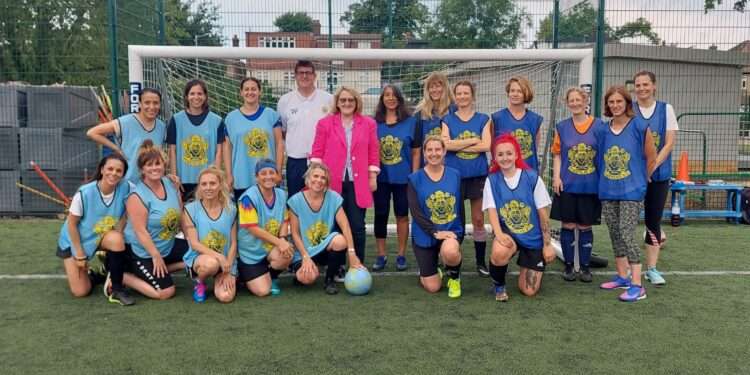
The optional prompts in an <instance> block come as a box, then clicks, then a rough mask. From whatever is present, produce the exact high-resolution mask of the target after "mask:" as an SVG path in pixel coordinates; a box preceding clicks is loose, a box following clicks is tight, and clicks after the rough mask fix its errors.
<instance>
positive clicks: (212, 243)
mask: <svg viewBox="0 0 750 375" xmlns="http://www.w3.org/2000/svg"><path fill="white" fill-rule="evenodd" d="M201 243H202V244H204V245H206V246H207V247H208V248H209V249H211V250H213V251H215V252H217V253H223V252H224V246H226V244H227V238H226V237H224V235H223V234H221V232H219V231H218V230H215V229H212V230H210V231H209V232H208V234H206V236H205V237H203V238H202V239H201Z"/></svg>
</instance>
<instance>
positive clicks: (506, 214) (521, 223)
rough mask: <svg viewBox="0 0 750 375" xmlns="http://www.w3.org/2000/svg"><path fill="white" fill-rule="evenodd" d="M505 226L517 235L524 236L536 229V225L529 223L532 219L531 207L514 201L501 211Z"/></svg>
mask: <svg viewBox="0 0 750 375" xmlns="http://www.w3.org/2000/svg"><path fill="white" fill-rule="evenodd" d="M500 216H502V218H503V221H504V222H505V226H507V227H508V229H509V230H510V231H511V232H513V233H515V234H524V233H526V232H528V231H530V230H532V229H533V228H534V224H531V223H530V222H529V218H530V217H531V207H529V206H527V205H526V204H525V203H523V202H520V201H517V200H515V199H514V200H512V201H510V202H508V203H506V204H505V206H503V208H501V209H500Z"/></svg>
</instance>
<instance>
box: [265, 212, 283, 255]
mask: <svg viewBox="0 0 750 375" xmlns="http://www.w3.org/2000/svg"><path fill="white" fill-rule="evenodd" d="M263 229H265V230H266V232H268V233H270V234H271V235H273V236H274V237H278V236H279V232H281V224H279V221H278V220H276V219H270V220H268V222H267V223H266V225H265V226H264V227H263ZM263 248H264V249H266V251H271V249H273V244H272V243H268V242H263Z"/></svg>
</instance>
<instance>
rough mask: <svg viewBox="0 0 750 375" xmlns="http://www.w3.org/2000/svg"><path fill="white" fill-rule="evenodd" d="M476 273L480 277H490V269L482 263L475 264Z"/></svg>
mask: <svg viewBox="0 0 750 375" xmlns="http://www.w3.org/2000/svg"><path fill="white" fill-rule="evenodd" d="M477 273H478V274H479V276H482V277H490V271H489V270H488V269H487V266H486V265H484V264H477Z"/></svg>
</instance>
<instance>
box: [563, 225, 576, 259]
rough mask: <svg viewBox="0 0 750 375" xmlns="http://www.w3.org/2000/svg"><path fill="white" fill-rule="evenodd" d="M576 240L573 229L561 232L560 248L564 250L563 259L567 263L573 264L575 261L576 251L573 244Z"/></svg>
mask: <svg viewBox="0 0 750 375" xmlns="http://www.w3.org/2000/svg"><path fill="white" fill-rule="evenodd" d="M575 240H576V235H575V231H574V230H573V229H565V228H562V229H561V230H560V247H561V248H562V253H563V258H565V263H568V264H573V262H574V261H575V260H574V258H575V254H576V249H575V246H573V242H575Z"/></svg>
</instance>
